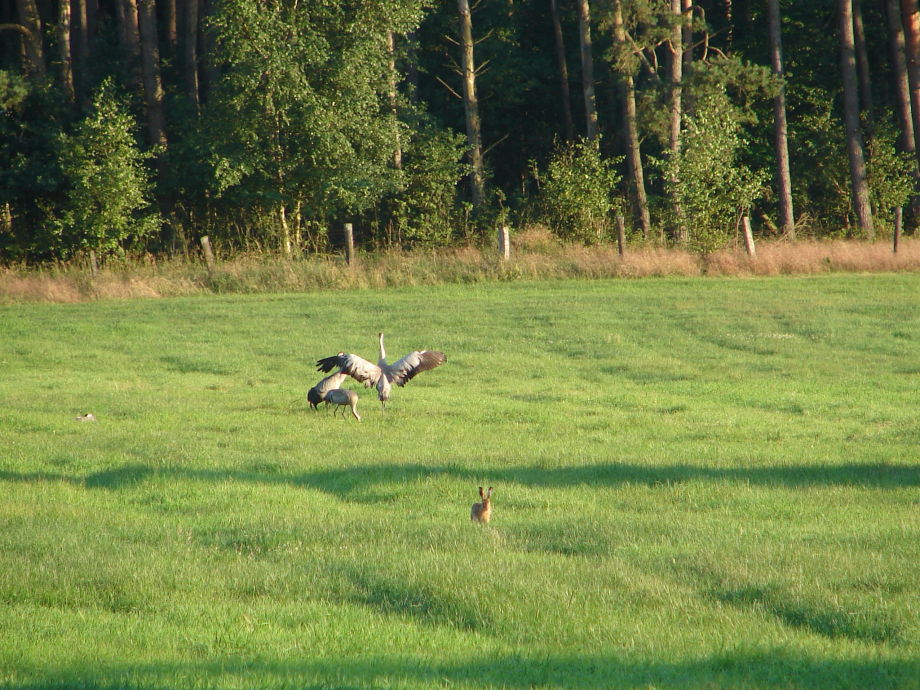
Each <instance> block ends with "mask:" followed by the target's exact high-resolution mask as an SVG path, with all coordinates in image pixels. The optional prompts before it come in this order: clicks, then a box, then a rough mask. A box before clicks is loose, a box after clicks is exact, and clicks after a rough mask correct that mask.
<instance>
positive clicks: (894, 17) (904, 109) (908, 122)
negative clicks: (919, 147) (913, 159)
mask: <svg viewBox="0 0 920 690" xmlns="http://www.w3.org/2000/svg"><path fill="white" fill-rule="evenodd" d="M885 9H886V10H887V12H888V40H889V45H890V46H891V71H892V80H893V81H894V91H895V97H896V99H897V102H898V124H899V127H900V130H901V150H902V151H907V152H909V153H913V152H914V151H915V150H916V146H915V144H914V121H913V119H912V118H911V112H910V83H909V82H908V80H907V58H906V52H907V50H906V46H905V44H904V27H903V26H902V25H901V9H900V7H899V3H898V0H886V1H885Z"/></svg>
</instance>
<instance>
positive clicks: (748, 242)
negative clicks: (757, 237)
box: [741, 213, 757, 259]
mask: <svg viewBox="0 0 920 690" xmlns="http://www.w3.org/2000/svg"><path fill="white" fill-rule="evenodd" d="M741 225H742V226H743V227H744V248H745V249H746V250H747V253H748V256H750V257H751V258H752V259H753V258H754V257H755V256H757V249H756V248H755V247H754V233H753V232H751V219H750V217H748V215H747V214H746V213H745V214H744V217H743V218H742V219H741Z"/></svg>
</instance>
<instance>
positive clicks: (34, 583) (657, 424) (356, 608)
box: [0, 273, 920, 690]
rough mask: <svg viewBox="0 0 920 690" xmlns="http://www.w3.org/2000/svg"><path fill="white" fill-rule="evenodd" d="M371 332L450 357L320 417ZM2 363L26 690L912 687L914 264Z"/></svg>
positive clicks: (198, 320) (356, 308)
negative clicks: (382, 393) (328, 382)
mask: <svg viewBox="0 0 920 690" xmlns="http://www.w3.org/2000/svg"><path fill="white" fill-rule="evenodd" d="M380 330H383V331H385V332H386V334H387V349H388V353H389V354H390V356H391V360H392V359H394V358H395V357H398V356H401V355H402V354H405V353H406V352H408V351H409V350H411V349H416V348H419V349H421V348H428V349H439V350H443V351H444V352H445V353H446V354H447V356H448V362H447V364H445V365H444V366H442V367H440V368H438V369H436V370H434V371H431V372H425V373H423V374H421V375H419V376H418V377H417V378H416V379H414V380H413V381H411V382H410V383H409V385H408V386H406V387H405V388H400V389H396V390H395V391H394V394H393V398H392V400H391V402H390V404H389V405H388V407H387V410H386V411H382V410H381V409H380V406H379V404H378V403H377V401H376V399H375V396H374V393H373V391H365V390H364V389H361V390H360V391H359V392H360V395H361V402H360V403H359V411H360V413H361V414H362V417H363V421H362V422H360V423H359V422H357V421H356V420H354V419H352V418H345V419H343V418H342V417H333V415H332V413H331V412H327V411H323V410H320V411H318V412H313V411H311V410H309V409H308V408H307V404H306V399H305V395H306V391H307V389H308V388H309V387H310V386H311V385H313V384H314V383H315V382H316V381H317V380H319V378H321V376H322V375H321V374H318V373H316V372H315V371H314V362H315V360H316V359H318V358H319V357H324V356H327V355H331V354H335V353H336V352H337V351H339V350H345V351H349V352H355V353H358V354H360V355H362V356H364V357H366V358H368V359H375V358H376V349H375V348H376V334H377V332H378V331H380ZM0 371H2V372H3V374H2V376H0V399H2V400H3V405H2V407H0V688H6V689H10V690H13V689H16V690H37V689H38V688H73V687H79V688H127V689H129V690H141V689H143V690H154V689H157V690H159V689H163V688H329V687H336V688H338V687H341V688H371V687H373V688H378V687H390V688H431V687H455V688H512V689H516V688H532V687H548V688H611V687H655V688H684V687H709V688H722V687H724V688H739V687H741V688H744V687H749V688H771V687H777V688H800V687H801V688H839V687H865V688H918V687H920V596H918V595H920V581H918V576H917V564H918V563H920V517H918V516H920V459H918V452H920V451H918V449H920V416H918V407H917V403H918V390H920V273H901V274H876V275H844V274H829V275H811V276H799V277H790V276H782V277H745V278H713V277H710V278H700V277H692V278H687V277H666V278H644V279H640V280H625V279H602V280H558V281H527V280H519V281H515V282H506V283H502V282H482V283H476V284H468V285H461V284H453V285H451V284H441V285H430V286H416V287H403V288H389V289H386V290H383V289H367V288H364V289H349V290H342V291H337V292H331V291H326V292H306V293H300V294H285V295H280V294H257V295H234V296H191V297H172V298H163V299H132V300H103V301H98V302H92V303H85V302H84V303H72V304H47V303H35V304H10V305H5V306H0ZM355 387H356V386H355ZM87 412H92V413H93V414H94V415H95V416H96V418H97V421H95V422H80V421H77V420H76V419H75V418H76V417H77V416H78V415H82V414H84V413H87ZM478 486H493V487H494V495H493V518H492V522H491V524H490V525H488V526H479V525H474V524H472V523H471V522H470V520H469V510H470V505H471V504H472V503H473V502H474V501H475V500H478V496H477V487H478Z"/></svg>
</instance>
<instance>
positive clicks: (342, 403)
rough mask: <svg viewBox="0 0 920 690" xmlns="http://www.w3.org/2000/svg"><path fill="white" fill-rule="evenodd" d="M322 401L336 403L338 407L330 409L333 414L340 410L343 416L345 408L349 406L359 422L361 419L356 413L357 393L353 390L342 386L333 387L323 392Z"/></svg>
mask: <svg viewBox="0 0 920 690" xmlns="http://www.w3.org/2000/svg"><path fill="white" fill-rule="evenodd" d="M323 401H324V402H326V403H327V404H330V405H338V407H337V408H336V409H335V410H333V411H332V414H333V416H334V415H335V413H336V410H339V409H341V410H342V416H343V417H344V416H345V408H346V407H350V408H351V413H352V414H353V415H354V416H355V419H357V420H358V421H359V422H360V421H361V416H360V415H359V414H358V394H357V393H355V392H354V391H348V390H345V389H343V388H334V389H332V390H331V391H326V393H325V394H323Z"/></svg>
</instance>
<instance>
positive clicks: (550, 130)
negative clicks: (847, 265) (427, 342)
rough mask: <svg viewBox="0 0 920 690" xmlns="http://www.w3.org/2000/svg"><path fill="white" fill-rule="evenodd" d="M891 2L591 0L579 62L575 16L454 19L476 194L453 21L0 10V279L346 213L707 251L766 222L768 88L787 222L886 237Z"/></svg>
mask: <svg viewBox="0 0 920 690" xmlns="http://www.w3.org/2000/svg"><path fill="white" fill-rule="evenodd" d="M771 4H772V5H773V6H774V9H775V10H776V11H777V13H778V17H779V19H780V23H779V26H780V30H781V37H782V61H783V65H782V67H783V69H782V76H778V73H777V72H776V70H775V69H774V70H772V71H771V58H772V59H774V60H775V58H776V56H777V55H778V53H776V50H777V45H775V44H771V41H770V35H769V31H768V19H769V16H768V14H769V13H768V9H769V6H770V5H771ZM889 6H892V7H889ZM915 6H916V2H913V3H912V2H909V1H907V2H898V1H897V0H887V5H886V3H862V4H860V3H858V2H853V0H839V2H838V3H837V4H836V5H834V4H832V3H802V2H793V1H791V0H766V1H764V2H755V1H754V0H700V1H699V2H697V3H690V2H689V0H674V1H673V2H672V1H671V0H595V1H594V2H593V3H590V20H589V21H590V26H589V27H588V28H590V30H591V32H590V36H591V43H590V44H586V42H585V41H586V32H585V31H584V28H585V27H584V26H583V25H582V26H581V27H580V26H579V17H580V16H587V15H586V14H585V12H586V10H587V8H588V1H587V0H577V1H576V0H527V1H522V0H507V1H503V2H494V1H492V0H483V1H482V2H479V3H476V4H473V5H472V12H471V22H472V33H473V44H472V46H471V48H472V49H473V50H475V65H476V71H475V74H474V75H473V78H475V81H476V91H477V94H478V104H477V107H478V115H479V119H480V122H481V125H480V127H481V133H480V134H481V138H482V160H483V164H484V167H483V171H482V174H483V176H484V179H485V194H484V195H482V199H479V198H474V197H473V196H471V192H470V184H469V176H470V172H471V169H470V163H469V159H468V156H467V153H468V143H467V136H468V130H467V123H465V110H464V105H465V104H464V88H463V86H462V74H461V72H462V68H461V47H462V46H461V40H462V39H461V23H460V14H459V12H458V6H457V4H456V3H438V2H434V1H433V0H87V1H86V2H79V3H77V2H72V0H15V1H14V0H0V260H6V261H11V260H30V261H32V260H43V259H49V258H67V257H69V256H71V255H73V254H74V253H76V252H80V251H83V250H93V251H96V252H98V253H101V254H104V253H113V252H114V253H117V252H124V251H135V250H141V251H148V252H154V253H156V252H176V251H181V250H183V249H184V248H185V245H189V244H190V243H192V242H194V241H195V240H196V238H197V237H198V236H200V235H205V234H207V235H210V236H211V237H212V239H213V240H216V241H219V242H221V243H222V245H223V246H225V247H227V248H230V249H232V248H240V249H248V248H260V249H270V250H272V251H282V252H285V253H287V254H288V255H294V254H297V253H299V252H309V251H324V250H326V249H328V248H329V247H330V246H331V245H332V244H334V243H335V242H336V241H337V238H338V228H339V227H340V226H341V224H343V223H345V222H350V223H353V224H354V227H355V229H356V234H357V239H358V241H359V242H363V243H365V244H366V245H368V246H377V247H382V246H391V245H396V246H401V247H411V246H431V245H448V244H450V243H453V242H459V241H470V240H471V239H475V238H476V237H477V236H478V234H479V233H480V232H482V231H484V230H485V229H488V228H490V227H491V226H493V225H494V224H495V223H498V222H502V223H508V222H510V223H512V224H516V225H525V224H528V223H543V224H545V225H547V227H549V228H551V230H552V231H553V232H556V233H557V234H559V235H560V236H561V237H563V238H566V239H569V240H573V241H584V242H598V241H605V240H606V239H608V238H609V232H610V227H611V222H610V221H611V214H613V213H619V214H622V215H624V216H625V217H626V220H627V226H628V230H629V232H630V233H631V237H632V238H633V239H635V240H641V241H672V242H682V243H688V244H689V245H690V246H693V247H696V248H698V249H700V250H701V251H708V250H709V249H711V248H714V247H717V246H719V244H720V243H723V242H725V241H726V239H727V238H730V237H731V236H732V234H733V233H734V232H735V231H736V228H737V224H738V222H739V218H740V217H741V215H742V214H747V215H749V217H750V218H751V219H752V220H753V222H754V225H755V228H756V229H757V231H758V232H760V233H761V234H764V235H770V234H774V235H775V234H780V233H783V232H787V233H789V232H791V231H792V228H791V227H787V226H784V224H783V223H782V222H781V221H780V208H779V201H778V199H779V198H780V196H781V195H780V193H779V191H778V190H779V186H778V181H777V174H778V167H777V153H776V151H777V149H776V147H775V137H777V136H778V134H777V131H775V129H774V124H775V122H776V111H775V107H776V101H775V98H776V96H777V94H778V93H780V91H781V90H782V94H783V96H784V100H783V101H782V106H781V107H782V108H783V112H784V113H785V114H786V115H787V117H786V120H787V121H788V128H787V129H788V131H787V132H785V133H784V136H788V151H789V152H790V153H789V164H788V170H789V178H790V184H791V193H792V198H793V199H794V200H795V231H796V232H798V233H804V234H812V235H816V236H826V235H834V236H838V235H841V234H844V235H853V236H861V235H862V234H863V231H864V230H865V229H866V227H865V226H866V225H867V221H866V216H865V213H866V212H870V213H871V214H872V217H874V221H875V230H876V231H877V232H881V233H884V232H887V231H888V230H890V227H891V222H892V221H891V219H892V218H893V214H894V209H896V208H900V207H907V211H908V213H907V217H908V218H909V219H910V222H911V225H913V224H915V223H916V222H917V219H918V214H917V213H916V211H915V210H912V209H915V208H916V207H917V203H916V198H917V195H916V185H917V160H916V157H915V152H916V147H915V146H913V144H912V141H913V136H914V135H913V131H912V130H911V132H908V131H907V127H908V126H909V125H910V123H911V122H912V121H913V113H912V112H911V110H910V109H911V103H910V101H909V97H908V99H907V103H906V106H905V102H904V100H905V96H904V95H903V94H904V92H905V89H907V92H908V94H909V93H910V90H911V89H913V90H914V91H915V92H916V91H917V90H918V89H920V84H916V80H913V81H910V80H909V78H910V77H911V72H910V70H909V69H908V67H910V66H915V65H917V64H920V55H917V54H914V53H916V52H917V51H920V36H917V35H916V33H917V31H918V30H920V29H918V27H920V13H918V12H917V11H916V7H915ZM851 16H852V19H849V18H848V19H846V20H845V26H849V25H850V23H851V24H852V27H853V29H854V31H853V34H852V39H851V40H852V41H853V47H852V63H853V66H854V67H855V72H850V71H848V70H847V59H848V57H847V54H846V50H845V46H846V39H847V36H845V35H844V34H845V33H846V32H842V31H841V23H840V21H841V17H851ZM580 29H581V30H580ZM676 37H679V38H680V40H679V41H678V40H677V38H676ZM842 39H844V43H843V44H842V43H841V40H842ZM842 45H843V46H844V53H842V52H841V50H842V49H841V46H842ZM677 63H680V65H679V66H680V67H681V69H679V70H675V69H673V68H674V67H676V66H678V65H677ZM589 68H590V71H588V70H589ZM915 71H916V70H915ZM583 74H592V75H593V80H592V82H591V84H590V86H591V87H592V88H593V94H594V100H593V107H595V108H596V119H597V137H596V138H592V141H591V142H588V134H589V130H588V126H589V121H591V122H593V118H594V117H595V115H594V114H589V113H587V112H586V110H585V108H586V103H587V102H588V101H587V100H586V99H583V98H581V97H580V94H581V91H582V88H583V85H582V75H583ZM675 75H678V76H677V77H675ZM850 75H853V78H854V79H857V81H853V82H848V81H847V78H849V76H850ZM560 78H562V79H563V81H562V92H561V91H560ZM566 79H567V81H566ZM918 79H920V75H918ZM857 82H858V83H857ZM158 85H159V87H160V92H159V93H160V95H157V86H158ZM845 85H847V89H845V88H844V87H845ZM905 85H906V86H905ZM586 86H587V85H586ZM848 89H849V90H848ZM852 89H856V91H853V90H852ZM678 90H679V93H678ZM676 93H677V94H678V95H679V98H676V99H675V97H674V96H675V94H676ZM857 93H858V105H856V104H855V103H856V101H855V100H853V97H854V96H855V95H856V94H857ZM562 94H566V95H568V96H571V98H564V97H563V95H562ZM845 96H846V98H845ZM629 104H632V106H634V107H632V106H631V107H632V109H630V107H626V108H624V105H629ZM905 107H906V108H907V110H906V111H905ZM916 107H918V108H920V103H918V104H917V105H916ZM854 108H856V109H857V111H856V112H855V113H854V112H852V109H854ZM630 113H632V115H630ZM630 118H634V119H633V120H632V121H631V122H630ZM846 123H849V124H846ZM592 126H593V124H592ZM675 127H676V128H677V129H675ZM158 128H161V129H160V130H158ZM854 129H855V130H856V131H854ZM157 132H159V134H157ZM573 134H574V140H572V135H573ZM857 135H858V138H859V141H856V137H857ZM856 143H859V145H860V146H861V147H862V148H861V151H863V153H864V160H865V166H866V170H865V171H864V173H863V177H864V178H865V181H866V184H867V194H868V197H867V198H868V200H869V205H870V206H869V207H868V208H866V209H863V208H858V209H857V208H854V199H856V200H857V202H858V200H859V197H858V196H854V194H853V184H854V182H853V180H856V179H857V178H858V177H859V173H858V171H856V172H855V173H854V170H853V158H852V152H853V146H854V145H856ZM848 151H849V152H850V154H851V156H850V158H849V159H848ZM637 166H638V169H637ZM637 185H639V186H641V190H637ZM638 191H641V194H640V193H637V192H638ZM478 196H479V195H477V197H478ZM912 200H914V201H913V203H911V202H912ZM474 201H475V204H474V203H473V202H474ZM857 210H858V211H859V213H857ZM643 217H644V218H646V219H648V218H650V219H651V225H652V226H653V227H654V229H655V231H654V232H651V233H649V232H648V229H647V228H644V229H643V228H642V227H641V226H642V223H641V222H640V221H641V219H642V218H643ZM646 222H647V221H646ZM676 227H680V228H681V231H680V232H669V233H666V232H665V230H666V229H667V228H676ZM490 234H491V233H490Z"/></svg>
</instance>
